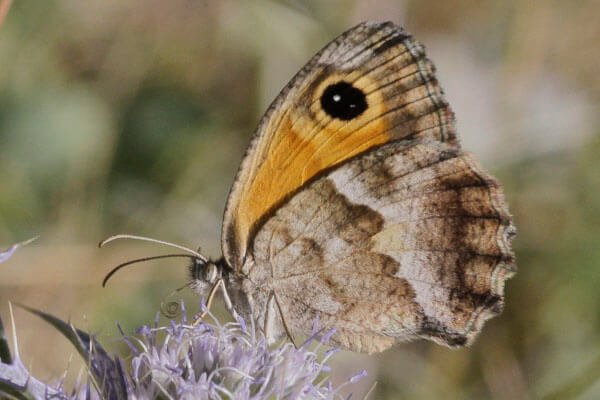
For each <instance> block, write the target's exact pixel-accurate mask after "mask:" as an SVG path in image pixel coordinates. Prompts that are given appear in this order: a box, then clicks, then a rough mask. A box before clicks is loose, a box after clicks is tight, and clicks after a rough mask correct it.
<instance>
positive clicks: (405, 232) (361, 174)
mask: <svg viewBox="0 0 600 400" xmlns="http://www.w3.org/2000/svg"><path fill="white" fill-rule="evenodd" d="M513 234H514V228H513V226H512V223H511V217H510V215H509V214H508V211H507V209H506V205H505V202H504V198H503V195H502V192H501V188H500V187H499V184H498V183H497V181H496V180H495V179H494V178H492V177H491V176H489V175H488V174H486V173H485V172H483V171H482V170H481V168H480V166H479V164H478V163H477V162H476V161H475V160H474V159H473V158H472V157H471V156H470V155H469V154H468V153H464V152H461V151H459V150H457V149H456V148H455V147H453V146H451V145H448V144H444V143H440V142H436V141H433V140H429V139H427V140H422V139H419V140H406V141H401V142H393V143H389V144H387V145H384V146H382V147H380V148H377V149H374V150H372V151H369V152H367V153H365V154H363V155H361V156H358V157H357V158H355V159H353V160H351V161H349V162H347V163H345V164H344V165H342V166H340V167H339V168H337V169H334V170H333V171H331V172H330V173H328V174H326V175H324V176H323V177H320V178H318V179H315V180H314V181H312V182H311V183H309V184H307V185H306V187H305V188H303V190H302V191H300V192H299V193H297V194H296V195H295V196H293V197H292V198H291V199H290V200H289V201H288V202H286V203H285V204H284V205H283V206H282V207H280V208H279V209H278V210H277V212H276V213H275V214H274V215H273V216H272V218H270V219H269V220H268V221H267V222H266V223H265V224H264V225H263V226H262V228H261V229H260V230H259V231H258V232H257V234H256V238H255V240H254V243H253V248H252V256H253V258H254V263H253V264H252V265H254V267H253V268H252V269H251V270H249V271H244V272H245V273H247V274H248V278H249V279H250V280H251V281H254V282H256V283H257V286H255V288H256V289H255V290H257V291H271V290H272V291H274V292H275V294H276V296H277V298H278V299H279V301H280V305H281V308H282V310H281V311H282V312H283V314H284V318H285V319H286V320H287V322H288V324H289V325H290V326H291V329H292V331H293V332H301V333H304V334H309V333H310V331H311V327H312V325H313V323H314V321H315V319H316V318H317V316H319V321H320V325H321V327H323V328H325V329H331V328H335V329H336V334H335V335H334V336H333V338H332V342H333V343H336V344H339V345H341V346H342V347H344V348H348V349H351V350H354V351H363V352H373V351H381V350H383V349H385V348H387V347H389V346H390V345H391V344H393V343H394V342H396V341H404V340H411V339H414V338H419V337H422V338H427V339H432V340H434V341H436V342H439V343H442V344H445V345H448V346H451V347H454V346H460V345H464V344H468V343H470V342H471V341H472V340H473V338H474V337H475V335H476V334H477V332H478V331H479V330H480V329H481V326H482V324H483V323H484V322H485V321H486V320H487V319H489V318H490V317H491V316H493V315H495V314H497V313H498V312H500V310H501V308H502V305H503V286H504V281H505V279H506V278H508V277H510V276H511V275H512V274H513V272H514V269H515V266H514V257H513V253H512V251H511V249H510V243H509V241H510V238H511V237H512V235H513ZM271 279H272V285H266V284H262V283H260V282H261V281H263V282H267V281H271ZM251 295H252V296H254V297H260V296H255V295H257V294H252V293H251ZM261 295H262V297H263V298H264V297H265V296H268V293H262V294H261Z"/></svg>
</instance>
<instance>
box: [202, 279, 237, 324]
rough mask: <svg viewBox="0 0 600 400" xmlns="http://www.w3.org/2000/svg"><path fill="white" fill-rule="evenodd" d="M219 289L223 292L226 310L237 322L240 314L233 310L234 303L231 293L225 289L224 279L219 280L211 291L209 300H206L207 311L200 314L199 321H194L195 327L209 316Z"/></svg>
mask: <svg viewBox="0 0 600 400" xmlns="http://www.w3.org/2000/svg"><path fill="white" fill-rule="evenodd" d="M219 289H221V290H222V292H223V299H224V300H225V308H227V311H229V313H230V314H231V316H232V317H233V318H234V319H235V320H236V321H237V319H238V313H237V312H236V311H235V309H234V308H233V303H232V302H231V298H230V297H229V293H228V292H227V289H226V288H225V283H224V282H223V279H219V280H218V281H217V282H216V283H215V284H214V286H213V287H212V288H211V289H210V293H209V294H208V299H207V300H206V311H204V312H202V314H200V317H198V319H197V320H196V321H194V324H193V325H194V326H196V325H198V324H199V323H200V322H201V321H202V320H203V319H204V318H205V317H206V316H207V315H208V311H209V310H210V307H211V306H212V302H213V300H214V298H215V296H216V294H217V291H218V290H219Z"/></svg>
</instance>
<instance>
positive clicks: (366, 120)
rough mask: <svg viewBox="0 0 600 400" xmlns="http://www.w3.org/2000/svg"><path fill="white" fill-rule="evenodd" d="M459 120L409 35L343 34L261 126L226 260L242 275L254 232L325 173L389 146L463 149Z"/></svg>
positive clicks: (231, 213) (237, 198) (234, 199)
mask: <svg viewBox="0 0 600 400" xmlns="http://www.w3.org/2000/svg"><path fill="white" fill-rule="evenodd" d="M346 90H348V91H346ZM348 99H349V100H350V103H347V102H346V101H347V100H348ZM355 100H357V101H356V102H355ZM349 104H350V106H351V107H346V106H348V105H349ZM355 106H356V107H355ZM353 107H354V108H353ZM453 123H454V117H453V114H452V111H450V108H449V107H448V104H447V102H446V101H445V99H444V96H443V92H442V90H441V89H440V87H439V85H438V84H437V80H436V78H435V74H434V67H433V65H432V64H431V62H430V61H429V60H428V59H427V57H426V56H425V51H424V49H423V47H422V46H421V45H419V44H418V43H417V42H415V41H414V40H413V39H412V38H411V37H410V35H408V34H407V33H406V32H405V31H403V30H402V29H400V28H397V27H395V26H394V25H392V24H381V25H378V24H362V25H359V26H357V27H356V28H355V29H353V30H350V31H348V32H346V33H345V34H343V35H342V36H340V37H339V38H338V39H336V40H334V41H333V42H332V43H330V44H329V45H328V46H326V47H325V48H324V49H323V50H321V52H319V53H317V55H315V57H313V59H311V61H309V63H308V64H307V65H306V66H305V67H304V68H303V69H302V70H300V72H299V73H298V75H297V76H296V77H294V79H292V81H291V82H290V83H289V84H288V85H287V86H286V87H285V88H284V90H283V91H282V92H281V93H280V95H279V96H278V97H277V99H276V100H275V101H274V102H273V104H272V106H271V107H270V108H269V110H268V111H267V113H266V114H265V116H264V117H263V119H262V120H261V122H260V124H259V126H258V129H257V131H256V133H255V136H254V138H253V140H252V142H251V144H250V146H249V149H248V153H247V155H246V157H245V158H244V160H243V161H242V165H241V167H240V170H239V171H238V175H237V177H236V181H235V183H234V185H233V187H232V189H231V193H230V195H229V198H228V201H227V206H226V209H225V216H224V219H223V235H222V247H223V256H224V257H225V259H226V260H227V263H228V264H229V266H230V267H231V268H232V269H233V270H237V269H239V268H241V266H242V264H243V260H244V258H245V256H246V252H247V249H248V247H249V246H250V243H251V241H252V235H253V233H254V231H255V230H256V229H257V228H259V227H260V225H261V223H262V222H263V221H264V220H265V219H266V218H268V217H269V215H270V214H271V212H272V211H273V210H274V209H276V208H277V207H278V206H280V205H281V204H282V203H283V202H285V201H286V199H287V198H288V197H289V196H292V195H293V194H294V193H296V192H297V191H298V190H299V188H301V187H302V186H303V185H304V184H305V183H306V182H307V181H309V180H311V178H314V177H315V176H317V175H318V174H319V173H320V172H321V171H325V170H328V169H330V168H333V167H334V166H336V165H339V164H341V163H343V162H344V161H346V160H348V159H350V158H352V157H355V156H357V155H358V154H361V153H363V152H365V151H367V150H370V149H372V148H374V147H378V146H380V145H382V144H384V143H387V142H389V141H392V140H401V139H405V138H412V139H416V138H420V137H423V138H430V139H433V140H436V141H440V142H446V143H449V144H450V145H452V146H456V147H458V144H457V143H456V140H455V132H454V125H453Z"/></svg>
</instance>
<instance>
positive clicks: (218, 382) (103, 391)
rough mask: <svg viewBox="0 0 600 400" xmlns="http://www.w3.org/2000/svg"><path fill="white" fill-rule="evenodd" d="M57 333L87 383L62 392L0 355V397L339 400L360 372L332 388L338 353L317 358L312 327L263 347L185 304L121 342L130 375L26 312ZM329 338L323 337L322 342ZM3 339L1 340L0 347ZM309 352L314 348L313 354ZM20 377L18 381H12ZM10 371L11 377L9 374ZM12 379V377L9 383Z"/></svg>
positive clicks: (85, 342)
mask: <svg viewBox="0 0 600 400" xmlns="http://www.w3.org/2000/svg"><path fill="white" fill-rule="evenodd" d="M22 307H24V308H26V309H27V310H29V311H31V312H33V313H35V314H37V315H38V316H40V317H42V318H44V319H45V320H46V321H48V322H49V323H51V324H52V325H54V326H55V327H56V328H57V329H59V330H60V331H61V332H62V333H63V334H64V335H65V336H66V337H67V338H68V339H69V340H71V342H73V343H74V345H75V346H76V348H77V349H78V351H79V352H80V354H82V356H83V357H84V358H85V359H86V361H87V363H86V364H87V365H88V378H89V379H88V382H87V383H82V382H79V383H78V384H77V385H76V387H75V389H74V390H73V391H72V392H71V393H67V392H66V391H65V389H64V388H63V385H62V383H61V382H59V383H54V384H45V383H43V382H41V381H39V380H36V379H35V378H33V377H31V376H30V375H29V373H28V372H27V370H26V369H25V367H24V366H23V364H22V363H21V362H20V359H19V358H18V349H17V347H16V343H15V347H14V348H15V352H16V357H15V359H14V361H12V362H11V361H10V360H7V359H5V358H3V359H2V360H1V361H2V362H1V363H0V394H2V393H3V390H4V391H5V392H6V391H7V390H8V389H13V390H19V391H21V392H25V391H26V392H28V393H30V394H32V395H33V397H34V398H42V399H48V398H59V399H63V398H64V399H100V398H103V399H122V398H130V399H153V398H165V399H236V400H237V399H240V400H241V399H253V400H261V399H270V398H281V399H332V400H333V399H342V398H343V397H342V394H341V393H340V389H341V388H342V387H345V386H346V385H348V384H352V383H354V382H356V381H357V380H358V379H360V378H362V377H363V376H364V375H365V374H366V373H365V372H364V371H362V372H360V373H359V374H357V375H355V376H354V377H351V378H349V379H348V381H347V382H346V383H344V384H342V385H340V386H338V387H334V386H333V385H332V383H331V381H330V380H329V378H328V377H327V376H325V377H323V375H324V374H326V373H327V372H329V370H330V368H329V367H328V366H327V365H326V362H327V361H328V360H329V358H330V357H331V356H332V355H333V354H334V353H336V352H337V350H335V349H334V350H329V351H327V352H325V355H324V356H323V357H322V358H319V357H318V355H317V351H318V350H319V348H320V346H321V343H320V342H319V341H317V340H316V337H317V336H320V335H321V333H322V332H320V331H318V330H317V325H318V321H317V322H316V323H315V327H314V328H313V335H312V336H311V337H310V338H309V339H308V340H307V341H306V342H305V343H304V344H303V345H301V346H299V347H298V348H296V347H295V346H294V345H293V344H291V343H289V342H285V343H284V344H282V345H280V346H277V347H269V346H268V345H267V344H266V341H265V339H264V337H263V336H262V335H260V334H257V333H256V332H255V330H254V328H253V327H250V328H248V327H247V326H246V324H245V322H244V321H243V320H242V319H240V320H238V321H237V322H229V323H226V324H220V323H219V321H218V320H217V319H216V318H214V316H212V314H210V313H208V316H209V317H210V319H211V322H206V321H202V322H200V323H197V324H190V323H188V322H187V319H186V316H185V315H186V313H185V308H184V306H183V303H182V305H181V307H182V311H183V312H182V317H181V320H180V321H179V322H175V321H174V320H171V321H170V322H169V323H168V324H166V325H160V324H159V314H157V318H156V319H155V321H154V324H153V325H152V326H142V327H140V328H138V329H137V330H136V332H135V333H136V334H135V335H133V336H128V335H126V334H124V333H123V331H122V330H121V328H120V326H119V325H118V324H117V326H118V327H119V330H120V331H121V339H122V340H123V341H124V342H125V343H127V344H128V346H129V348H130V350H131V353H132V357H128V359H129V360H130V361H129V365H128V367H129V368H128V369H129V370H130V372H129V373H127V372H125V371H126V369H127V368H126V365H125V362H124V361H123V360H121V359H120V358H118V357H116V356H114V357H111V356H109V355H108V353H106V351H104V349H102V347H101V346H100V344H99V343H98V342H97V340H96V339H95V337H93V336H89V335H88V334H86V333H85V332H82V331H79V330H76V329H75V328H73V327H72V326H70V325H68V324H66V323H64V322H63V321H60V320H59V319H57V318H55V317H52V316H51V315H49V314H45V313H42V312H40V311H37V310H34V309H31V308H29V307H25V306H22ZM331 333H332V332H330V333H329V334H325V335H323V339H322V341H324V340H326V339H327V336H329V335H330V334H331ZM3 340H4V336H3V335H2V336H1V337H0V348H1V345H2V341H3ZM311 348H312V349H311ZM15 373H18V374H17V375H18V378H19V379H14V376H15ZM11 374H12V375H11ZM11 377H12V378H11Z"/></svg>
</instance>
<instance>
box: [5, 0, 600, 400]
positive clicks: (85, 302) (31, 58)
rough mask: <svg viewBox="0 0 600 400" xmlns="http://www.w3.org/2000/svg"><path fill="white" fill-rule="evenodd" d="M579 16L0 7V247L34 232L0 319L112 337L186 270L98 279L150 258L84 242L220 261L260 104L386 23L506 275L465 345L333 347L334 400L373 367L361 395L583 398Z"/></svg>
mask: <svg viewBox="0 0 600 400" xmlns="http://www.w3.org/2000/svg"><path fill="white" fill-rule="evenodd" d="M598 16H600V2H598V1H595V0H589V1H586V0H582V1H577V2H559V1H542V0H504V1H491V0H480V1H475V0H458V1H447V2H441V1H429V0H427V1H424V0H397V1H393V0H384V1H372V0H329V1H267V0H253V1H250V0H249V1H241V0H239V1H232V0H221V1H216V0H214V1H207V0H206V1H205V0H193V1H192V0H171V1H158V0H129V1H119V0H89V1H85V2H83V1H80V0H56V1H53V2H42V1H16V2H15V3H14V4H13V6H12V8H11V9H10V12H9V13H8V16H7V18H6V20H5V23H4V25H3V26H2V27H0V247H8V245H9V244H12V243H14V242H17V241H20V240H24V239H27V238H29V237H31V236H34V235H37V234H40V235H41V238H40V239H39V240H38V241H37V242H36V243H35V244H32V245H30V246H28V247H27V248H25V249H22V250H21V251H20V252H18V253H17V254H16V255H15V256H14V257H13V258H12V259H11V260H10V261H9V262H6V263H3V264H1V265H0V315H1V316H2V318H3V320H4V321H5V323H7V322H8V321H9V318H8V316H9V314H8V306H7V302H8V300H12V301H18V302H22V303H25V304H28V305H30V306H33V307H37V308H40V309H42V310H44V311H48V312H51V313H53V314H55V315H57V316H58V317H61V318H63V319H70V320H71V321H72V322H74V323H75V324H76V325H77V326H78V327H80V328H83V329H88V330H90V331H92V332H94V333H97V334H98V335H99V338H100V341H101V342H102V343H104V344H106V345H107V347H109V348H111V349H113V350H118V349H117V348H116V345H115V344H114V343H113V340H112V338H114V337H115V336H117V335H118V332H117V330H116V328H115V325H114V321H115V320H119V321H120V323H121V324H122V326H123V327H124V329H125V330H126V331H128V332H129V331H130V330H131V329H132V328H133V327H135V326H137V325H139V324H141V323H147V322H149V321H150V320H152V319H153V318H154V315H155V313H156V312H157V310H158V308H159V304H160V302H161V301H162V300H163V298H164V297H165V296H167V295H168V294H169V293H170V292H171V291H172V290H174V289H175V288H177V287H179V286H181V285H183V284H184V283H185V282H186V273H187V271H186V268H185V262H182V261H181V260H180V259H179V260H174V261H170V262H163V261H159V262H154V263H148V264H146V265H139V266H137V267H132V268H131V269H129V270H126V271H124V272H122V273H121V274H120V275H117V277H116V279H114V280H113V281H112V282H111V283H109V285H108V287H107V288H106V289H102V288H101V287H100V282H101V280H102V277H103V275H104V274H105V273H106V272H108V270H109V268H110V267H111V266H114V265H116V264H118V263H119V262H122V261H125V260H128V259H131V258H134V257H141V256H147V255H152V254H160V253H161V252H168V250H165V249H163V248H161V247H158V246H153V245H150V244H143V243H142V244H140V243H136V242H123V243H115V244H111V245H109V246H107V247H106V248H104V249H102V250H100V249H98V248H97V247H96V244H97V242H98V241H99V240H100V239H102V238H104V237H106V236H108V235H111V234H115V233H120V232H129V233H137V234H143V235H148V236H152V237H157V238H161V239H165V240H169V241H173V242H176V243H180V244H184V245H188V246H190V247H194V248H195V247H197V246H198V245H201V246H202V250H203V252H205V253H207V254H208V255H211V256H213V257H217V256H219V255H220V250H219V238H220V224H221V216H222V212H223V207H224V202H225V199H226V195H227V193H228V190H229V186H230V184H231V182H232V180H233V176H234V174H235V171H236V170H237V167H238V165H239V162H240V159H241V156H242V154H243V153H244V150H245V148H246V145H247V143H248V140H249V137H250V135H251V133H252V132H253V130H254V127H255V125H256V123H257V121H258V119H259V118H260V116H261V115H262V113H263V111H264V110H265V108H266V107H267V105H268V104H269V103H270V101H271V100H272V99H273V98H274V97H275V96H276V94H277V93H278V91H279V89H280V88H281V87H283V85H284V84H285V83H286V82H287V81H288V80H289V79H290V78H291V76H292V75H293V74H294V73H295V72H296V71H297V70H298V69H299V68H300V67H301V66H302V65H303V64H304V62H306V61H307V60H308V58H309V57H310V56H311V55H312V54H314V53H315V52H316V51H317V50H318V49H320V48H321V47H322V46H324V45H325V44H326V43H327V42H329V41H330V40H331V39H333V38H334V37H335V36H336V35H338V34H339V33H341V32H342V31H344V30H346V29H348V28H350V27H351V26H353V25H354V24H355V23H357V22H360V21H363V20H393V21H394V22H396V23H398V24H400V25H402V26H404V27H405V28H407V29H408V30H409V31H410V32H412V33H413V34H414V35H415V36H416V37H417V39H418V40H419V41H420V42H421V43H423V44H425V46H426V47H427V49H428V54H429V56H430V58H431V59H432V60H433V61H434V62H435V63H436V65H437V67H438V71H439V79H440V81H441V83H442V86H443V87H444V88H445V90H446V93H447V98H448V100H449V101H450V103H451V104H452V105H453V108H454V110H455V112H456V114H457V118H458V128H459V133H460V134H461V136H462V141H463V145H464V147H465V148H466V149H468V150H470V151H472V152H474V153H475V154H476V155H477V156H478V158H480V159H481V160H482V162H483V164H484V166H485V167H486V169H488V170H490V171H492V172H493V173H494V174H496V175H497V176H498V177H499V178H500V180H501V182H502V183H503V184H504V187H505V192H506V197H507V198H508V200H509V204H510V209H511V212H512V213H513V214H514V216H515V222H516V225H517V228H518V235H517V238H516V240H515V242H514V247H515V250H516V254H517V261H518V267H519V273H518V275H517V276H516V277H515V278H513V279H512V280H510V281H508V283H507V289H506V293H507V301H506V303H507V305H506V309H505V311H504V313H503V314H502V315H501V316H500V317H498V318H495V319H493V320H492V321H490V322H488V323H487V325H486V326H485V328H484V330H483V332H482V335H481V336H480V338H479V340H478V341H477V342H476V343H475V344H474V345H473V346H472V347H471V348H468V349H462V350H458V351H456V350H449V349H446V348H443V347H440V346H438V345H434V344H430V343H424V342H418V343H411V344H406V345H400V346H396V347H395V348H394V349H393V350H390V351H386V352H384V353H382V354H379V355H375V356H365V355H355V354H351V353H341V354H338V355H337V356H336V357H334V359H333V360H334V361H333V364H334V376H335V377H336V379H337V380H338V381H343V380H344V379H345V378H347V377H348V376H350V375H351V374H353V373H354V372H357V371H359V370H360V369H362V368H366V369H367V370H368V371H369V377H368V378H366V379H364V380H363V381H362V382H361V384H359V385H358V386H356V387H355V388H354V389H355V390H354V391H355V398H361V396H362V395H364V393H365V392H366V391H367V390H368V388H369V386H370V385H371V383H372V382H373V380H375V379H376V380H377V381H378V385H377V388H376V392H375V394H374V395H373V396H372V397H371V398H372V399H399V398H401V399H430V398H445V399H478V398H490V399H537V398H556V399H558V398H577V399H596V398H599V397H600V384H599V383H598V381H599V380H600V333H599V328H600V269H599V268H598V266H599V263H600V246H599V241H600V190H599V188H600V156H599V154H600V115H599V113H598V105H599V100H600V99H599V96H600V45H599V43H600V23H598ZM181 296H183V297H184V298H185V299H187V304H188V306H189V307H190V308H192V309H193V310H197V307H196V305H197V301H198V300H197V298H195V297H194V296H192V295H190V294H189V293H187V292H183V293H182V294H181ZM179 297H180V296H179V294H178V295H177V296H174V297H173V298H172V299H177V298H179ZM217 309H218V307H217ZM224 315H225V314H223V318H225V317H224ZM16 324H17V332H18V337H19V344H20V348H21V353H22V355H23V359H24V361H25V363H26V364H27V365H29V366H30V367H31V369H32V370H33V373H34V374H35V375H36V376H37V377H40V378H43V379H58V378H59V377H60V376H61V374H62V372H63V371H64V370H65V369H67V367H69V365H70V367H69V368H68V369H69V376H68V379H69V382H72V381H73V380H74V379H75V378H76V376H77V372H78V371H79V368H80V367H81V364H80V362H79V360H78V357H77V355H74V357H73V361H72V362H70V361H69V354H73V350H72V348H71V346H70V345H69V344H68V343H67V342H66V340H64V339H63V338H62V337H60V336H59V335H58V334H57V333H55V332H54V331H53V329H52V328H51V327H49V326H47V325H45V324H44V323H43V322H41V321H38V320H36V319H35V318H33V317H30V316H29V315H27V314H26V313H25V312H22V311H17V312H16ZM69 363H70V364H69Z"/></svg>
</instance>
